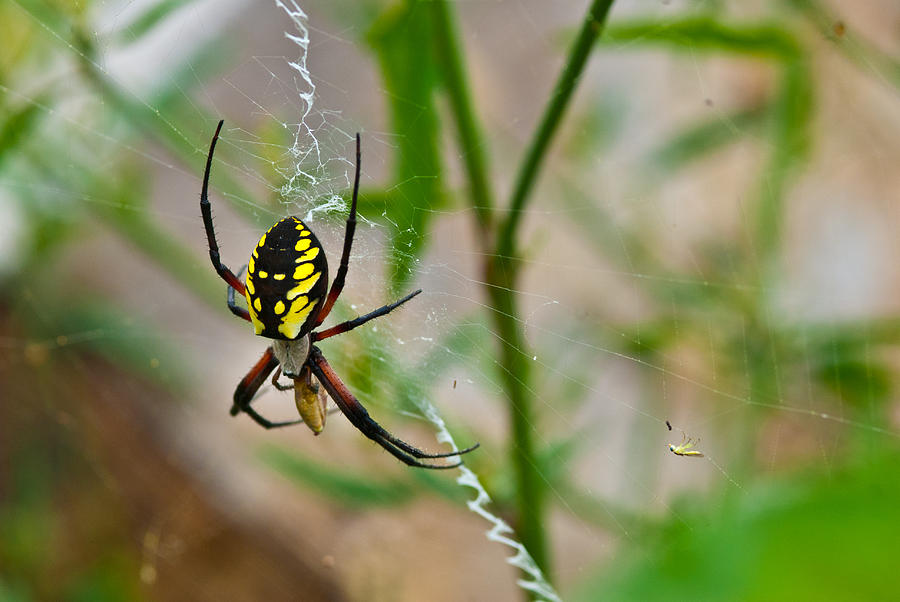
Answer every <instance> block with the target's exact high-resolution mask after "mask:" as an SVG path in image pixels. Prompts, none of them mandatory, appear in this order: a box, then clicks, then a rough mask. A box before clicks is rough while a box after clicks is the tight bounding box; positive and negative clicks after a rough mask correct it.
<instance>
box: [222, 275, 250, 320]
mask: <svg viewBox="0 0 900 602" xmlns="http://www.w3.org/2000/svg"><path fill="white" fill-rule="evenodd" d="M246 269H247V266H246V265H245V266H244V267H242V268H241V271H240V272H238V273H237V276H238V279H240V277H241V274H243V273H244V270H246ZM225 302H226V303H227V304H228V309H230V310H231V313H233V314H234V315H236V316H237V317H239V318H243V319H244V320H247V321H248V322H249V321H250V312H249V311H247V310H246V309H244V308H243V307H240V306H239V305H238V304H237V302H235V300H234V287H233V286H231V285H230V284H229V285H227V286H226V287H225Z"/></svg>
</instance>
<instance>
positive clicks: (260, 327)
mask: <svg viewBox="0 0 900 602" xmlns="http://www.w3.org/2000/svg"><path fill="white" fill-rule="evenodd" d="M245 296H246V297H247V307H249V308H250V322H252V323H253V330H254V332H255V333H256V334H262V332H263V330H265V329H266V327H265V326H264V325H263V323H262V322H260V321H259V318H258V317H257V316H256V308H255V307H253V303H252V301H251V299H250V293H247V294H246V295H245ZM257 301H259V299H257Z"/></svg>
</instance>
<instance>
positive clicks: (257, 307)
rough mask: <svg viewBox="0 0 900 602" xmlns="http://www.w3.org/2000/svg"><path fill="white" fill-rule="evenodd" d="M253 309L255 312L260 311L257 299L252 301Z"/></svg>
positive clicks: (260, 304) (260, 307)
mask: <svg viewBox="0 0 900 602" xmlns="http://www.w3.org/2000/svg"><path fill="white" fill-rule="evenodd" d="M253 308H254V309H256V311H262V302H261V301H260V300H259V297H257V298H256V299H254V300H253Z"/></svg>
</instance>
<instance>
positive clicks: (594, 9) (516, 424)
mask: <svg viewBox="0 0 900 602" xmlns="http://www.w3.org/2000/svg"><path fill="white" fill-rule="evenodd" d="M611 5H612V0H594V1H593V2H592V3H591V6H590V9H589V10H588V14H587V17H586V18H585V20H584V23H583V24H582V27H581V31H580V32H579V34H578V37H577V38H576V40H575V43H574V44H573V46H572V49H571V51H570V52H569V57H568V59H567V61H566V65H565V68H564V69H563V72H562V75H561V76H560V78H559V80H558V81H557V83H556V86H555V88H554V91H553V96H552V98H551V100H550V104H549V105H548V107H547V109H546V111H545V113H544V117H543V119H542V121H541V124H540V126H539V127H538V129H537V132H536V134H535V137H534V140H533V142H532V144H531V147H530V148H529V151H528V153H527V155H526V158H525V160H524V162H523V164H522V167H521V169H520V170H519V174H518V177H517V180H516V186H515V189H514V193H513V195H512V199H511V201H510V211H509V215H508V217H507V218H506V219H505V220H504V222H503V224H502V225H500V231H499V236H498V237H497V239H496V247H495V249H494V252H493V253H491V256H490V257H489V258H488V259H487V260H486V264H485V284H486V287H487V291H488V295H489V297H490V300H491V308H492V310H493V317H492V319H493V321H494V325H495V328H496V332H497V334H498V337H499V338H500V349H501V351H500V363H501V378H502V379H503V383H504V388H505V390H506V393H507V396H508V397H509V411H510V423H511V427H512V439H513V445H512V462H513V465H514V467H515V474H516V490H517V496H516V497H517V499H516V506H517V523H518V524H517V527H518V532H519V536H520V537H521V539H522V543H523V544H524V545H525V547H526V548H527V549H528V551H529V553H530V554H531V556H532V558H533V559H534V560H535V562H536V563H537V564H538V566H540V567H541V569H542V570H543V571H544V573H545V574H549V565H550V560H549V556H548V552H547V544H546V540H547V538H546V533H545V530H544V525H545V520H544V507H545V487H544V483H543V480H542V478H541V475H540V471H539V469H538V462H537V458H536V453H535V445H534V432H535V430H536V424H537V423H536V421H535V418H534V391H533V389H532V387H531V364H530V357H529V355H528V353H527V352H526V344H525V337H524V334H523V332H522V329H521V327H520V322H519V320H518V318H517V316H518V306H517V302H516V301H517V300H516V295H515V292H514V291H515V284H516V279H517V278H516V277H517V273H518V264H517V263H515V262H514V261H512V258H513V256H514V252H515V237H516V234H517V232H518V225H519V218H520V216H521V214H522V209H523V208H524V206H525V203H526V202H527V199H528V194H529V192H530V191H531V188H532V187H533V184H534V181H535V178H536V176H537V172H538V168H539V167H540V165H541V164H542V162H543V159H544V156H545V154H546V151H547V148H548V147H549V145H550V142H551V140H552V138H553V135H554V133H555V132H556V129H557V126H558V125H559V123H560V121H561V120H562V116H563V114H564V112H565V109H566V107H567V106H568V103H569V100H570V99H571V96H572V92H573V91H574V89H575V85H576V84H577V82H578V79H579V77H580V76H581V73H582V72H583V70H584V66H585V64H586V63H587V58H588V56H589V55H590V52H591V49H592V47H593V44H594V42H595V41H596V39H597V36H598V35H599V34H600V31H601V30H602V27H603V23H604V21H605V19H606V15H607V13H608V12H609V8H610V6H611ZM432 10H433V23H434V29H435V42H436V45H437V48H438V56H439V60H440V61H441V62H442V63H443V64H442V74H443V77H444V81H445V84H446V88H447V94H448V96H449V98H450V105H451V109H452V111H453V115H454V117H455V119H456V124H457V129H458V136H459V141H460V146H461V147H462V149H463V160H464V162H465V164H466V172H467V175H468V179H469V189H470V193H471V196H472V203H473V207H474V209H475V215H476V219H477V221H478V226H479V229H480V231H481V232H482V234H483V240H484V243H485V249H487V250H490V249H491V242H492V241H491V239H490V233H491V232H492V231H493V229H494V228H493V227H494V225H495V224H494V223H493V213H492V212H493V200H492V195H491V190H490V186H489V184H488V178H487V168H486V160H485V156H484V144H483V142H482V138H481V135H480V132H479V128H478V126H477V124H476V120H475V115H474V111H473V109H472V103H471V100H470V93H469V86H468V83H467V82H466V79H465V75H464V70H463V60H462V52H461V50H460V48H459V44H458V43H457V35H456V33H455V28H454V25H453V22H452V16H451V14H450V11H449V8H448V6H447V3H446V2H445V1H444V0H437V1H436V2H434V3H433V4H432Z"/></svg>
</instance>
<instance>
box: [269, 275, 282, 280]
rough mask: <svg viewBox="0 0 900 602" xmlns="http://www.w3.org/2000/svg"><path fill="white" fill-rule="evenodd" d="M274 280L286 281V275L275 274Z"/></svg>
mask: <svg viewBox="0 0 900 602" xmlns="http://www.w3.org/2000/svg"><path fill="white" fill-rule="evenodd" d="M272 278H274V279H275V280H284V274H274V275H273V276H272Z"/></svg>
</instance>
